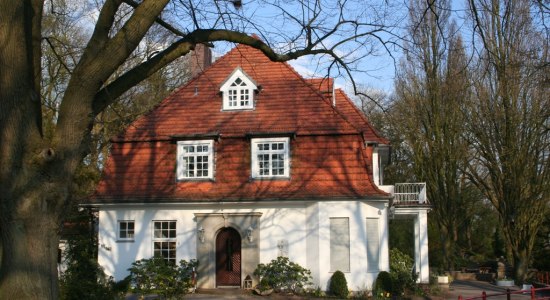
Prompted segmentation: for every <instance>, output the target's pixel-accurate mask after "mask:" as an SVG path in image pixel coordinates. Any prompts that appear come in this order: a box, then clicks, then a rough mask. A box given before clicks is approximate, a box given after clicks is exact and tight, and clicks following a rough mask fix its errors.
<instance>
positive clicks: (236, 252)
mask: <svg viewBox="0 0 550 300" xmlns="http://www.w3.org/2000/svg"><path fill="white" fill-rule="evenodd" d="M216 285H217V286H241V236H240V234H239V233H238V232H237V230H235V229H233V228H223V229H222V230H221V231H220V232H219V233H218V236H217V237H216Z"/></svg>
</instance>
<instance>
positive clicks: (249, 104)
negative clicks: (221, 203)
mask: <svg viewBox="0 0 550 300" xmlns="http://www.w3.org/2000/svg"><path fill="white" fill-rule="evenodd" d="M257 89H258V87H257V86H256V84H255V83H254V81H253V80H252V79H251V78H250V77H249V76H248V75H246V74H245V73H244V72H243V70H242V69H241V68H237V69H235V70H234V71H233V73H231V75H230V76H229V78H228V79H227V80H226V81H225V82H224V84H222V86H221V87H220V92H222V94H223V105H222V109H223V110H246V109H254V91H255V90H257Z"/></svg>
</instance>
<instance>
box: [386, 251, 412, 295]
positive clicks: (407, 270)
mask: <svg viewBox="0 0 550 300" xmlns="http://www.w3.org/2000/svg"><path fill="white" fill-rule="evenodd" d="M413 264H414V261H413V259H412V258H411V257H410V256H408V255H407V254H404V253H403V252H401V251H399V250H398V249H395V248H394V249H391V250H390V276H391V279H392V288H393V289H392V292H393V293H394V294H396V295H401V294H402V293H403V292H404V291H405V289H409V290H412V291H416V290H417V287H416V278H417V274H416V273H414V274H413V272H414V271H413Z"/></svg>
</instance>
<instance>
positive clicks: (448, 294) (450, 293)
mask: <svg viewBox="0 0 550 300" xmlns="http://www.w3.org/2000/svg"><path fill="white" fill-rule="evenodd" d="M510 290H511V291H519V290H520V288H519V287H517V286H514V287H510ZM483 291H485V292H486V293H487V295H492V294H499V293H501V294H502V295H500V296H494V297H488V300H505V299H507V297H506V295H505V294H504V293H506V288H505V287H499V286H496V285H494V284H491V283H488V282H484V281H466V280H455V281H454V282H453V283H452V284H451V285H450V286H449V287H447V288H445V287H444V288H443V289H442V292H441V295H439V296H432V297H426V298H420V297H418V298H414V299H431V300H453V299H454V300H458V297H459V296H462V298H463V299H468V298H473V297H479V299H480V300H481V295H482V292H483ZM538 296H540V295H538ZM134 297H135V296H134ZM134 297H133V296H129V297H127V298H126V299H127V300H133V299H138V298H137V297H135V298H134ZM545 297H548V295H546V296H545ZM146 299H156V298H148V297H146ZM185 299H191V300H194V299H199V300H216V299H237V300H250V299H256V300H259V299H266V300H281V299H290V300H318V299H319V300H326V299H334V298H312V297H298V296H285V295H280V294H272V295H271V296H269V297H262V296H257V295H252V294H251V293H250V292H249V291H245V290H241V289H215V290H199V291H198V292H197V293H194V294H188V295H185ZM510 299H511V300H527V299H531V298H530V295H528V294H513V295H511V297H510ZM545 299H550V298H545Z"/></svg>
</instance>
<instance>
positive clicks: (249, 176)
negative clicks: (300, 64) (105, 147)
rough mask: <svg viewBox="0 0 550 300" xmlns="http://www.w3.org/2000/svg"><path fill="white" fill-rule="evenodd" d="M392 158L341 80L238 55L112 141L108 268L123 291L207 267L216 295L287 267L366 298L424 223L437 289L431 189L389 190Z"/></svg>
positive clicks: (204, 281)
mask: <svg viewBox="0 0 550 300" xmlns="http://www.w3.org/2000/svg"><path fill="white" fill-rule="evenodd" d="M206 57H208V55H206ZM387 144H388V143H387V141H386V139H384V138H382V137H381V136H379V135H378V134H377V133H376V132H375V130H374V129H373V128H372V127H371V125H370V124H369V122H368V121H367V119H366V118H365V116H364V115H363V114H362V113H361V112H360V111H359V110H358V109H357V108H356V107H355V106H354V105H353V104H352V102H351V101H350V99H348V97H347V96H346V95H345V94H344V92H343V91H341V90H338V89H336V90H334V88H333V82H332V80H329V79H304V78H302V77H301V76H300V75H299V74H298V73H297V72H295V71H294V70H293V69H292V68H291V67H290V66H289V65H288V64H286V63H275V62H272V61H270V60H269V59H267V58H266V57H265V56H264V55H263V54H262V53H261V52H260V51H258V50H255V49H253V48H250V47H247V46H242V45H241V46H237V47H236V48H234V49H233V50H231V51H230V52H229V53H227V54H226V55H224V56H223V57H221V58H220V59H218V60H217V61H216V62H215V63H213V64H212V65H211V66H209V67H207V68H206V69H205V70H204V71H203V72H201V73H200V74H198V75H197V76H196V77H195V78H194V79H192V80H191V81H190V82H188V83H187V84H186V85H184V86H183V87H181V88H179V89H178V90H176V91H175V92H173V93H172V94H171V95H170V96H169V97H167V98H166V99H164V100H163V101H162V102H161V103H160V105H158V107H156V108H155V109H154V110H153V111H152V112H150V113H149V114H147V115H145V116H143V117H141V118H140V119H138V120H137V121H136V122H134V123H133V124H132V125H131V126H129V128H128V129H127V130H126V132H125V133H124V134H122V135H121V136H119V137H117V138H114V139H113V145H112V150H111V156H110V158H109V159H108V162H107V163H106V166H105V170H104V174H103V177H102V180H101V182H100V183H99V186H98V188H97V191H96V193H95V194H94V195H93V197H92V198H91V199H90V202H89V203H87V204H86V206H88V207H90V208H93V209H96V210H97V211H98V212H99V233H98V235H99V236H98V238H99V258H98V260H99V263H100V265H101V266H102V267H103V268H104V269H105V271H106V272H107V273H108V274H110V275H112V276H114V278H115V279H116V280H120V279H122V278H124V277H125V276H126V275H127V274H128V271H127V269H128V268H129V267H130V265H131V263H132V262H134V261H135V260H138V259H142V258H150V257H152V256H154V255H161V256H163V257H164V258H165V259H167V260H170V261H174V262H176V261H179V260H181V259H185V260H189V259H194V258H196V259H198V260H199V267H198V286H199V288H216V287H222V286H234V287H242V286H243V280H244V278H246V277H247V276H248V275H250V276H251V277H252V278H253V280H254V281H255V283H257V280H258V279H257V278H254V276H253V275H252V273H253V272H254V269H255V268H256V266H257V265H258V263H260V262H263V263H267V262H269V261H271V260H272V259H275V258H276V257H277V256H287V257H289V258H290V260H292V261H294V262H296V263H299V264H300V265H301V266H303V267H305V268H308V269H310V270H311V272H312V275H313V281H314V284H315V285H316V286H319V287H321V288H322V289H326V288H327V283H328V281H329V278H330V276H331V275H332V273H333V272H334V271H336V270H340V271H342V272H344V274H345V275H346V279H347V281H348V286H349V287H350V288H351V289H353V290H357V289H360V288H369V287H371V285H372V282H373V280H374V279H375V278H376V276H377V275H378V273H379V272H380V271H381V270H389V257H388V256H389V250H388V219H389V217H390V215H394V216H397V217H399V216H401V217H413V218H415V220H416V222H415V228H416V231H415V234H416V237H415V238H416V241H417V242H416V270H417V271H418V272H419V274H420V281H423V282H427V281H428V249H427V245H428V240H427V211H428V209H429V207H428V205H427V201H426V199H425V196H423V194H422V191H423V188H424V185H422V184H412V185H411V184H409V185H407V184H403V185H396V186H383V185H382V178H383V173H382V164H384V163H385V162H386V161H387V156H388V145H387ZM403 188H408V189H409V190H405V191H404V190H402V189H403Z"/></svg>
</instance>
